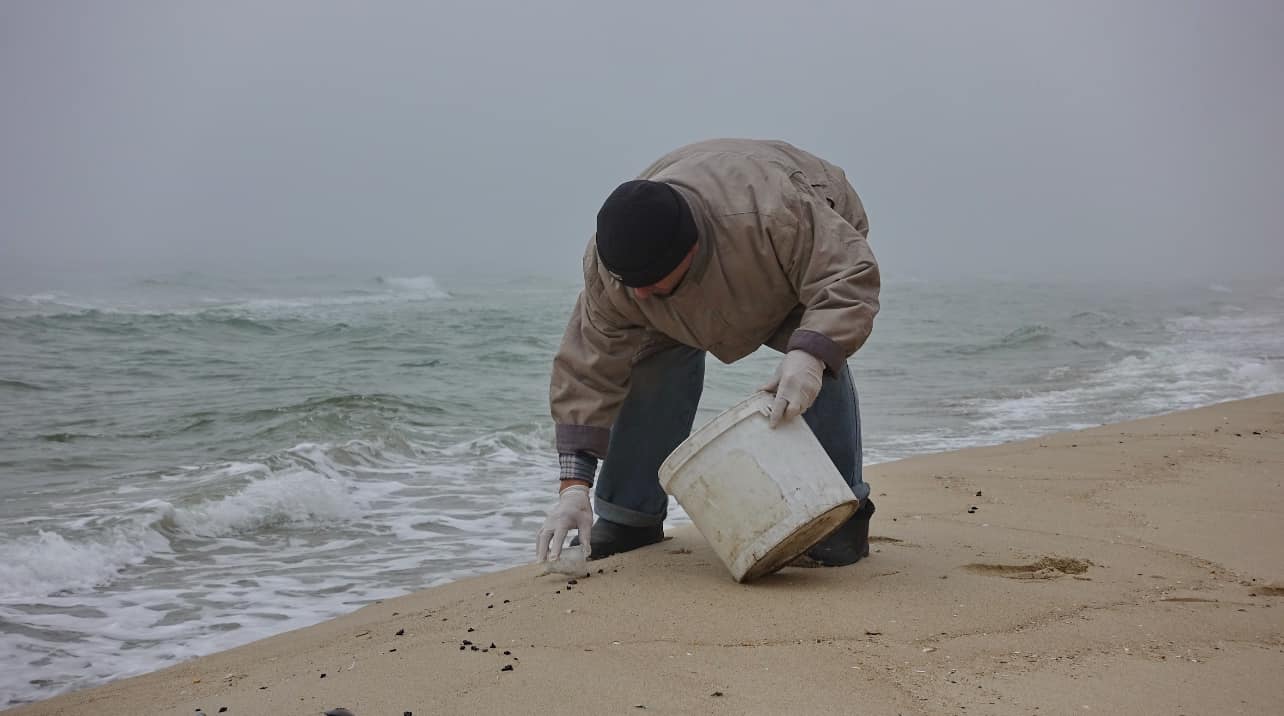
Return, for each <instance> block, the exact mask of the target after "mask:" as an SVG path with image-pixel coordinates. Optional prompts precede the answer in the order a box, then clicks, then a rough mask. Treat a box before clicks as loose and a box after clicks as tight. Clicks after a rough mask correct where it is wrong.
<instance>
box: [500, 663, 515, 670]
mask: <svg viewBox="0 0 1284 716" xmlns="http://www.w3.org/2000/svg"><path fill="white" fill-rule="evenodd" d="M499 670H500V671H512V670H513V665H512V664H504V665H503V666H502V667H500V669H499Z"/></svg>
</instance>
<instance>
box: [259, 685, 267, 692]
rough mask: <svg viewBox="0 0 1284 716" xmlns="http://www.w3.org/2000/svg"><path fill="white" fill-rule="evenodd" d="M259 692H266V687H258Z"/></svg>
mask: <svg viewBox="0 0 1284 716" xmlns="http://www.w3.org/2000/svg"><path fill="white" fill-rule="evenodd" d="M259 691H267V687H266V686H260V687H259Z"/></svg>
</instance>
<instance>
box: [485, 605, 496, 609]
mask: <svg viewBox="0 0 1284 716" xmlns="http://www.w3.org/2000/svg"><path fill="white" fill-rule="evenodd" d="M486 608H487V609H494V608H495V605H494V604H487V605H486Z"/></svg>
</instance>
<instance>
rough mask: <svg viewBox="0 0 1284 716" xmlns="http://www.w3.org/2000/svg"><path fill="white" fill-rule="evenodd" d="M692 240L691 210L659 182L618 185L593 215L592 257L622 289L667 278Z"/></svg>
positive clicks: (692, 221) (642, 181) (693, 231)
mask: <svg viewBox="0 0 1284 716" xmlns="http://www.w3.org/2000/svg"><path fill="white" fill-rule="evenodd" d="M695 242H696V225H695V218H694V217H693V216H692V215H691V207H689V206H687V202H686V200H685V199H683V198H682V195H681V194H679V193H678V191H677V190H676V189H674V188H673V187H671V186H669V185H668V184H665V183H663V182H658V181H647V180H645V179H637V180H634V181H627V182H624V183H623V184H621V185H619V186H618V187H616V188H615V191H613V192H611V195H610V196H608V197H607V198H606V203H604V204H602V209H601V210H600V211H598V212H597V255H598V258H599V259H601V261H602V264H603V265H605V266H606V270H608V271H610V272H611V275H613V276H615V277H616V278H617V279H619V280H620V282H621V283H623V284H624V285H625V286H630V287H634V288H637V287H643V286H650V285H651V284H653V283H655V282H657V281H659V280H660V279H662V278H664V277H665V276H668V275H669V274H670V273H672V272H673V270H674V269H676V268H677V267H678V264H680V263H682V260H683V259H684V258H686V256H687V252H688V251H689V250H690V249H691V247H692V246H694V245H695Z"/></svg>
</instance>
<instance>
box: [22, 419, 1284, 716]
mask: <svg viewBox="0 0 1284 716" xmlns="http://www.w3.org/2000/svg"><path fill="white" fill-rule="evenodd" d="M867 472H868V479H869V480H870V482H871V483H872V485H873V487H874V501H875V503H876V505H877V506H878V512H877V515H876V516H875V518H874V522H873V528H872V533H873V534H874V535H875V538H874V540H875V541H874V544H873V549H874V552H873V554H872V555H871V557H870V558H869V559H867V560H864V561H862V562H860V563H859V564H857V565H854V566H852V567H846V568H838V569H798V568H789V569H786V570H784V571H782V572H780V573H778V574H776V575H772V576H770V577H768V578H765V579H763V580H761V581H759V582H756V583H754V584H751V585H738V584H735V583H734V582H733V581H732V580H731V579H730V577H729V575H728V573H727V571H726V569H725V568H724V567H723V566H722V564H721V563H720V562H719V561H718V560H717V557H716V556H714V555H713V554H712V552H710V550H709V549H708V547H707V546H706V545H705V543H704V540H703V539H702V538H701V536H700V535H699V533H698V532H696V531H695V530H694V529H692V528H683V529H677V530H672V531H671V532H670V534H671V539H669V540H666V541H665V542H663V543H661V544H658V545H654V546H652V547H648V548H645V549H642V550H638V551H636V552H633V553H630V554H627V555H621V556H618V557H614V558H611V559H607V560H602V561H599V562H593V563H590V567H591V570H592V576H590V577H588V578H581V579H577V580H575V583H573V584H572V583H569V582H570V580H568V578H567V577H566V576H564V575H563V576H559V575H547V576H538V575H539V574H540V572H541V571H542V570H541V569H540V568H539V567H537V566H535V565H528V566H523V567H517V568H514V569H509V570H505V571H502V572H497V573H494V574H489V575H484V576H481V577H477V578H473V579H468V580H463V581H460V582H456V583H454V584H450V585H446V586H442V587H438V588H434V589H428V590H425V591H422V592H418V593H416V594H412V595H408V596H406V597H402V598H399V599H395V600H387V601H384V602H382V603H379V604H375V605H371V606H369V607H366V608H364V609H361V610H359V611H357V612H355V613H353V614H350V615H347V616H344V617H341V618H338V619H334V620H331V621H328V622H325V623H322V624H319V625H316V626H313V627H309V628H307V629H302V630H299V631H294V632H290V633H287V634H282V635H279V636H276V637H272V638H269V639H265V640H263V641H259V642H256V643H253V644H249V645H246V646H243V647H240V648H237V649H233V650H231V651H227V652H222V653H219V654H214V655H211V656H207V657H203V658H200V659H195V660H192V661H189V662H185V663H183V664H180V665H178V666H175V667H172V668H169V669H166V670H163V671H159V672H155V673H152V674H147V675H144V676H139V677H136V678H132V679H126V680H123V681H120V682H116V683H113V684H108V685H106V686H102V687H98V688H94V689H89V690H85V691H81V692H77V693H73V694H67V695H64V696H60V697H57V698H54V699H51V700H48V701H44V702H41V703H38V704H32V705H28V706H24V707H19V708H17V709H14V710H12V711H9V712H6V713H7V714H8V713H12V714H15V715H19V714H21V715H22V716H33V715H36V714H95V715H96V716H101V715H102V714H171V713H172V714H192V713H195V712H196V710H197V709H200V710H202V711H203V712H204V713H205V714H208V715H209V716H214V715H215V714H218V713H220V712H221V713H226V714H271V715H272V716H286V715H287V714H310V715H319V714H322V713H324V712H325V711H326V710H328V709H333V708H336V707H344V708H347V709H349V710H351V712H352V713H354V714H356V716H375V715H386V714H394V715H395V714H404V713H405V712H412V713H413V714H417V715H423V714H441V713H551V712H565V713H601V714H606V713H728V714H732V713H736V714H739V713H763V714H774V713H855V712H859V713H865V714H944V713H949V714H969V713H971V714H1032V713H1045V714H1066V713H1112V714H1113V713H1130V714H1165V715H1168V716H1174V715H1176V714H1211V713H1218V714H1235V713H1244V714H1265V713H1284V679H1281V678H1280V675H1281V674H1284V395H1281V394H1277V395H1272V396H1266V397H1263V398H1256V399H1252V400H1244V401H1237V402H1233V403H1226V404H1222V405H1216V406H1212V407H1208V408H1201V409H1198V410H1193V411H1187V412H1182V413H1175V414H1171V415H1167V416H1161V417H1157V418H1150V419H1146V420H1140V421H1135V422H1130V423H1123V424H1118V425H1110V426H1104V427H1100V428H1094V429H1090V430H1085V431H1080V432H1073V433H1060V434H1057V435H1052V436H1047V437H1044V438H1039V439H1034V440H1028V441H1023V442H1019V443H1011V444H1007V445H1001V446H996V447H989V448H975V449H969V450H963V451H959V452H952V453H942V454H939V455H930V456H924V457H919V458H913V459H909V460H903V461H900V462H896V463H890V464H886V465H880V466H877V467H874V468H872V469H870V470H868V471H867ZM221 709H226V710H225V711H221Z"/></svg>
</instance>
